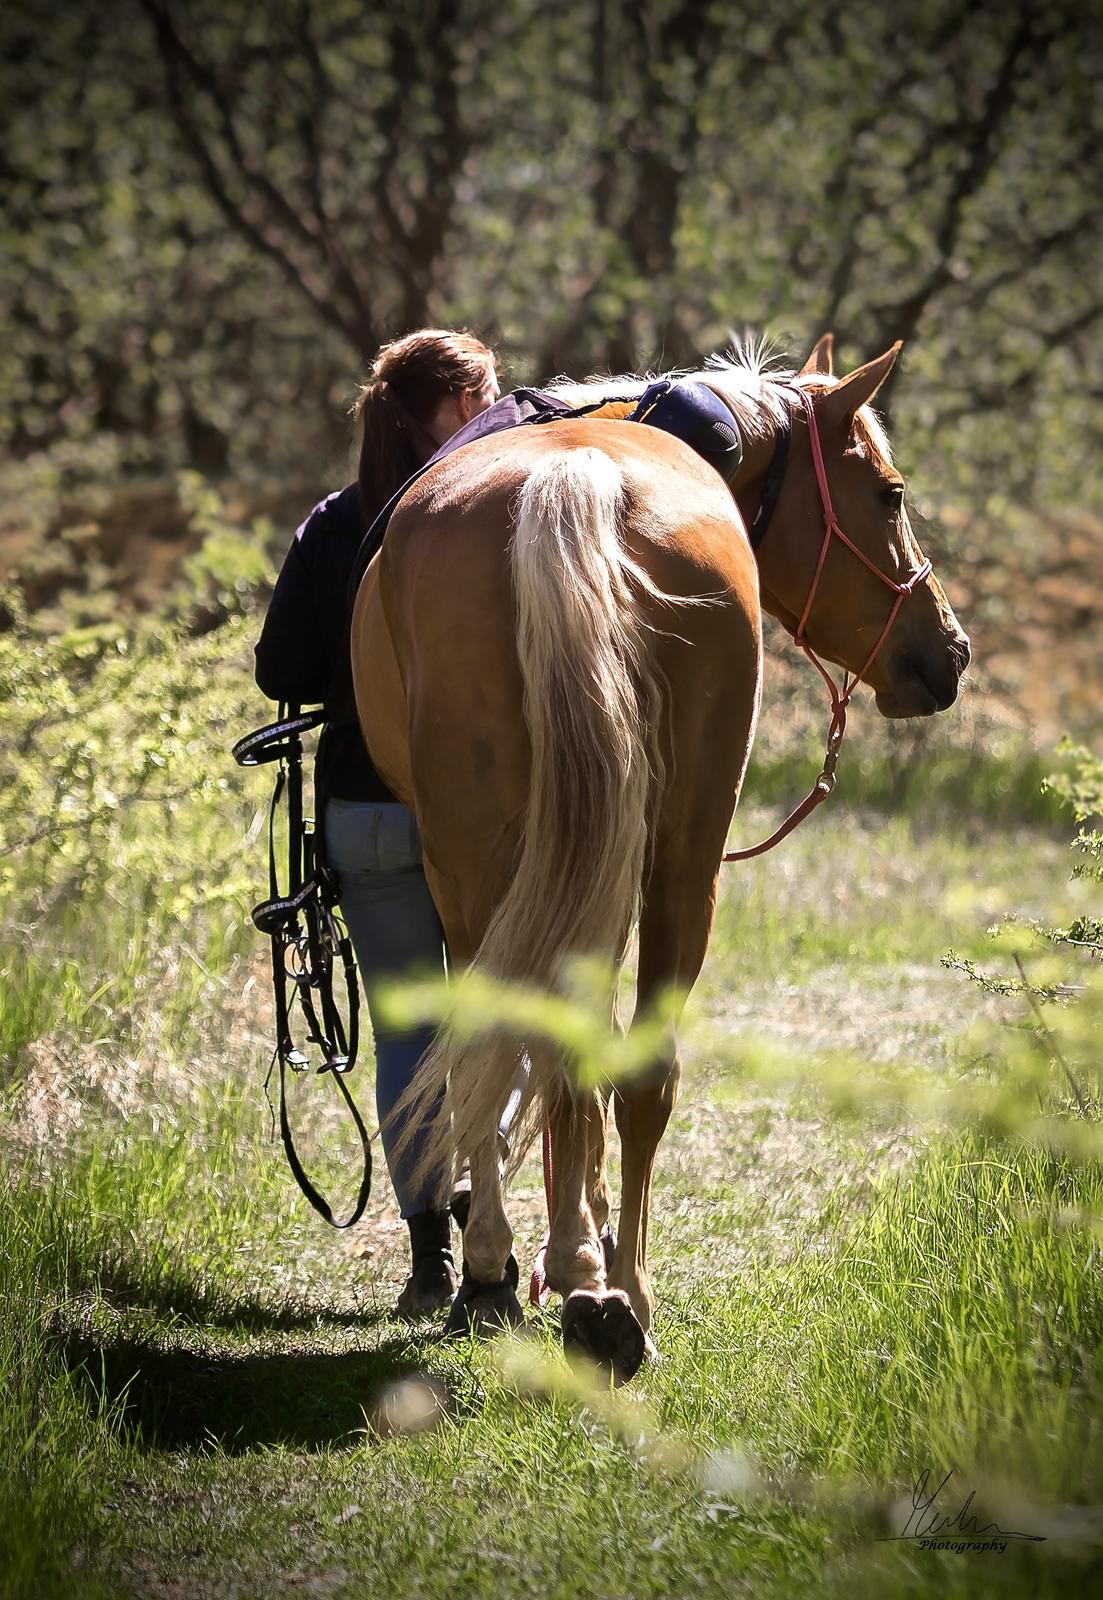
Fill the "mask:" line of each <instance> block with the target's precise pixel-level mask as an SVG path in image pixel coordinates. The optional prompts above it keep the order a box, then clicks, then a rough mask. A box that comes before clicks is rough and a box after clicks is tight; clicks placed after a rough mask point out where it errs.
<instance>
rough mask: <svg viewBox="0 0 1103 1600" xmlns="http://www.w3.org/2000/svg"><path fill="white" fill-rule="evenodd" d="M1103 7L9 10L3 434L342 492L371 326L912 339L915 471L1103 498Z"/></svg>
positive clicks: (652, 336)
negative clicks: (348, 406) (1101, 180)
mask: <svg viewBox="0 0 1103 1600" xmlns="http://www.w3.org/2000/svg"><path fill="white" fill-rule="evenodd" d="M1101 39H1103V30H1101V27H1100V19H1099V16H1098V12H1097V11H1096V10H1095V9H1094V8H1091V7H1082V6H1080V5H1077V4H1074V3H1073V0H1046V3H1042V4H1039V3H1037V0H1015V3H1014V4H1011V5H1006V4H1004V3H1002V0H1000V3H996V0H981V3H980V4H977V5H972V6H968V7H962V6H960V5H956V4H954V3H952V0H905V3H904V4H903V5H902V6H899V7H895V8H891V9H890V8H887V7H884V6H882V5H876V4H874V3H873V0H857V3H856V4H854V5H851V6H849V7H847V8H845V9H843V10H839V9H838V8H835V7H815V6H811V5H809V4H807V0H779V3H778V4H777V5H775V6H773V7H771V8H770V10H769V13H768V14H766V13H763V11H762V9H761V7H753V6H750V5H748V4H744V3H737V4H718V3H714V0H644V3H642V4H640V5H637V6H632V7H626V6H619V5H616V4H614V3H613V0H568V3H567V4H563V5H558V6H553V7H548V6H544V5H540V4H538V3H537V0H425V3H420V0H419V3H417V4H415V3H414V0H393V3H392V4H389V5H387V6H385V7H367V8H365V7H363V6H359V5H355V4H353V3H351V0H292V3H286V4H285V3H283V0H281V3H279V4H277V3H275V0H262V3H260V4H251V5H245V4H244V3H243V0H220V3H219V4H217V5H216V4H214V3H213V0H188V3H187V4H184V3H183V0H107V3H106V4H104V5H101V6H98V7H88V6H78V7H65V8H57V9H55V10H54V11H52V12H50V13H48V14H47V13H44V12H43V11H42V9H41V8H40V7H32V6H31V5H30V4H29V3H28V0H15V3H13V4H12V5H9V6H7V7H5V9H4V13H3V17H2V18H0V42H2V53H0V104H3V106H4V107H5V112H4V128H3V138H2V140H0V186H2V189H3V193H4V215H3V223H2V230H3V250H2V251H0V307H2V309H3V314H4V320H5V325H6V327H7V328H8V330H9V331H8V334H7V336H6V338H5V340H4V342H3V345H2V347H0V417H2V418H3V421H2V422H0V429H2V437H3V439H4V442H5V443H6V444H7V446H8V447H9V449H11V450H12V451H13V452H15V453H16V455H18V456H19V457H21V458H23V459H24V460H33V459H35V458H37V457H39V456H41V454H42V453H43V452H48V453H49V454H50V456H51V457H53V456H54V455H57V456H58V457H59V459H61V460H62V461H63V463H64V470H65V471H66V472H67V473H68V474H69V475H70V476H76V477H78V478H79V477H80V476H81V475H82V474H83V475H87V476H94V475H95V474H96V473H98V472H100V471H102V470H104V465H105V463H108V462H109V463H110V465H109V470H110V471H111V472H113V473H115V474H118V473H125V472H128V471H130V472H136V471H156V472H162V471H164V470H165V469H174V468H177V467H180V466H182V465H187V466H192V467H195V468H197V469H198V470H201V471H203V472H205V473H207V474H212V473H213V474H215V475H217V474H219V473H221V472H224V471H227V470H229V471H232V472H234V473H235V474H237V475H239V476H248V475H249V474H253V475H254V476H255V475H259V474H260V473H262V472H266V471H270V470H271V467H272V464H273V463H276V462H279V463H281V464H283V465H285V466H286V465H290V464H301V463H302V462H303V461H304V460H309V461H310V462H311V464H312V465H313V466H314V467H315V468H317V467H319V466H320V465H321V464H322V463H326V462H328V463H330V464H331V466H332V469H333V471H334V472H335V473H336V472H337V471H338V470H339V468H338V465H337V464H338V463H339V462H340V461H341V460H342V458H343V429H342V424H341V421H340V410H341V406H342V403H343V401H344V399H345V398H346V397H347V395H348V393H349V392H350V389H351V384H352V381H353V379H354V378H355V376H356V369H357V368H358V367H362V366H363V364H364V362H365V361H366V360H367V359H368V358H369V357H370V355H371V353H372V351H373V350H374V348H375V346H376V345H377V343H378V342H379V341H380V339H381V338H382V337H384V336H386V335H389V334H392V333H395V332H397V331H399V330H401V329H404V328H408V327H410V326H412V325H416V324H418V323H424V322H444V323H457V322H459V323H462V322H468V323H470V324H472V325H473V326H475V327H476V328H478V329H480V330H481V331H483V332H484V333H485V334H486V335H487V336H488V337H490V338H491V339H492V340H494V341H496V342H497V344H498V345H499V347H500V348H501V351H502V353H503V355H504V357H505V361H506V364H507V367H508V368H509V373H508V375H509V377H510V378H512V379H513V380H514V381H522V380H529V379H539V378H546V377H547V376H549V375H550V374H551V373H552V372H553V371H555V370H571V371H574V372H581V371H583V370H586V369H591V368H595V367H600V366H609V367H612V368H626V367H630V368H637V369H638V368H643V367H645V366H648V365H660V364H665V365H667V366H669V365H672V364H674V363H678V362H682V361H687V360H692V359H693V358H694V357H695V356H696V354H697V353H698V352H701V351H707V350H709V349H711V348H713V347H716V346H718V345H721V344H723V343H724V342H725V340H726V338H727V337H728V330H729V328H730V327H731V326H733V325H734V326H736V327H742V326H743V325H749V326H751V327H754V328H757V329H764V330H767V331H769V332H770V333H772V334H776V335H779V336H780V337H782V338H783V339H784V340H785V341H786V343H787V344H788V345H789V346H790V347H791V348H793V349H802V348H803V347H804V346H806V345H807V344H808V343H809V342H810V341H811V339H812V338H813V337H814V336H816V335H817V334H818V333H819V332H821V331H822V329H823V328H824V327H825V326H827V325H833V326H834V327H835V330H836V332H837V334H838V335H839V336H840V339H841V342H842V346H843V357H844V360H846V361H854V360H857V359H859V358H865V357H868V356H869V355H871V354H873V353H874V352H875V351H876V350H878V349H880V348H881V347H883V346H885V345H887V344H888V342H889V341H890V340H892V339H893V338H896V337H904V338H906V339H908V340H909V351H908V360H907V369H908V370H907V373H906V381H905V382H904V383H903V384H902V385H901V386H900V389H899V400H898V401H897V398H896V395H895V394H893V395H892V396H890V397H887V398H888V402H889V404H891V405H892V406H893V407H894V408H895V409H896V410H897V411H898V413H899V424H900V426H899V432H900V438H901V442H902V452H901V453H902V461H903V465H904V466H905V467H906V468H912V467H915V466H917V465H918V464H920V463H921V464H922V473H921V475H919V487H920V489H921V490H925V491H926V492H934V491H935V489H936V488H937V490H938V491H939V492H942V491H943V490H952V491H953V493H954V494H955V495H956V496H957V497H958V498H959V499H961V500H962V501H963V503H967V504H971V505H977V504H979V503H982V502H985V501H988V503H989V505H990V508H992V509H995V510H996V511H998V510H999V509H1000V507H1001V505H1003V504H1005V503H1006V502H1008V501H1009V500H1012V499H1014V498H1015V497H1020V496H1025V497H1027V498H1033V499H1034V500H1036V501H1037V502H1038V503H1042V504H1064V505H1081V506H1085V507H1098V505H1099V504H1100V488H1099V485H1098V483H1092V482H1089V481H1088V479H1087V478H1086V475H1085V474H1084V471H1083V465H1082V464H1083V462H1084V460H1085V459H1087V458H1088V457H1089V456H1090V454H1091V453H1092V451H1093V450H1095V449H1097V448H1098V445H1099V442H1100V432H1101V429H1100V417H1101V415H1103V410H1101V405H1100V401H1101V395H1100V390H1099V380H1098V372H1097V363H1094V362H1093V361H1092V360H1091V359H1090V342H1089V341H1090V339H1091V336H1092V334H1093V332H1094V331H1095V330H1096V329H1097V327H1098V323H1099V319H1100V314H1101V311H1103V291H1101V289H1100V284H1099V276H1098V273H1097V272H1096V271H1095V270H1094V263H1095V262H1097V260H1098V250H1099V234H1100V220H1101V207H1100V202H1099V198H1098V195H1099V188H1098V184H1097V183H1094V182H1093V172H1094V168H1095V162H1096V160H1097V151H1098V148H1099V144H1100V135H1101V132H1103V129H1101V125H1100V124H1101V118H1103V112H1101V109H1100V104H1099V99H1098V96H1097V94H1096V93H1095V86H1096V84H1097V83H1098V81H1099V76H1100V70H1101V66H1103V60H1101V56H1103V43H1101Z"/></svg>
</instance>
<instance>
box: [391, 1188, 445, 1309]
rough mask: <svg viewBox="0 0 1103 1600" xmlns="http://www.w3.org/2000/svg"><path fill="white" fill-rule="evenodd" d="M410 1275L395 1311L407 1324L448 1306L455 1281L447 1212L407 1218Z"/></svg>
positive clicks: (423, 1212) (428, 1212) (424, 1213)
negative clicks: (406, 1320)
mask: <svg viewBox="0 0 1103 1600" xmlns="http://www.w3.org/2000/svg"><path fill="white" fill-rule="evenodd" d="M406 1226H407V1227H408V1228H409V1230H410V1258H411V1271H410V1276H409V1277H408V1278H407V1279H406V1287H405V1288H404V1289H403V1291H402V1293H401V1294H400V1295H399V1297H398V1302H397V1304H396V1305H395V1311H396V1313H397V1315H398V1316H400V1317H406V1318H408V1319H410V1320H411V1321H412V1320H413V1319H414V1318H416V1317H424V1316H427V1315H428V1314H429V1313H430V1312H433V1311H439V1310H440V1309H441V1307H442V1306H450V1305H451V1304H452V1301H453V1300H454V1299H455V1297H456V1287H457V1285H458V1283H459V1279H458V1277H457V1274H456V1263H455V1261H454V1260H453V1257H452V1219H451V1217H450V1215H449V1213H448V1212H447V1211H420V1212H418V1214H417V1215H416V1216H413V1217H407V1219H406Z"/></svg>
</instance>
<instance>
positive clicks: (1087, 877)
mask: <svg viewBox="0 0 1103 1600" xmlns="http://www.w3.org/2000/svg"><path fill="white" fill-rule="evenodd" d="M1063 754H1064V756H1065V758H1066V764H1065V766H1064V767H1063V768H1062V770H1060V771H1059V772H1057V773H1055V774H1054V775H1053V776H1052V777H1050V778H1049V779H1047V780H1046V787H1047V788H1048V789H1049V790H1050V791H1051V792H1052V793H1054V794H1055V795H1057V796H1058V797H1059V799H1061V800H1062V801H1064V803H1065V804H1066V805H1067V806H1068V807H1069V808H1070V809H1071V810H1072V811H1073V812H1074V814H1075V817H1076V823H1077V832H1076V836H1075V838H1074V840H1073V847H1074V849H1075V850H1076V851H1078V852H1079V853H1080V854H1081V855H1082V856H1083V857H1084V859H1083V860H1081V861H1080V862H1078V863H1077V864H1076V865H1075V866H1074V867H1073V869H1072V880H1073V883H1074V885H1076V884H1077V882H1078V886H1079V887H1080V888H1081V889H1082V890H1083V889H1085V886H1086V885H1090V886H1091V887H1090V889H1088V890H1087V891H1086V893H1087V894H1094V895H1095V896H1096V898H1095V900H1094V901H1091V900H1087V901H1086V896H1085V895H1082V896H1081V897H1080V903H1079V904H1078V905H1077V906H1076V907H1075V909H1074V910H1073V911H1071V912H1070V914H1069V915H1067V916H1064V917H1062V918H1061V920H1060V922H1058V923H1053V922H1042V921H1039V920H1037V919H1030V920H1023V919H1020V918H1019V917H1016V916H1011V917H1008V918H1005V919H1004V920H1003V921H1002V922H1000V923H999V924H998V925H996V926H995V927H993V928H991V929H990V930H989V936H990V938H991V940H992V943H993V945H994V947H995V949H996V950H997V951H998V952H999V953H1000V954H1001V956H1002V957H1003V958H1005V959H1008V958H1009V959H1010V962H1011V963H1012V964H1013V967H1014V971H1015V973H1016V974H1017V976H1011V975H1010V973H1009V971H1007V970H1001V971H997V972H993V971H991V970H987V969H986V968H984V967H981V966H980V965H978V963H977V962H976V961H974V960H971V959H970V958H968V957H961V956H959V955H957V954H956V952H954V951H953V950H951V951H950V952H949V953H948V954H947V955H946V956H945V957H943V965H944V966H948V967H953V968H956V969H957V970H959V971H961V972H964V973H965V975H966V976H967V977H968V978H970V979H971V980H972V982H973V983H975V984H976V985H977V986H978V987H979V988H981V989H983V990H985V991H986V992H987V993H989V994H997V995H1004V996H1015V997H1018V998H1019V999H1021V1000H1022V1001H1023V1003H1024V1006H1025V1008H1026V1009H1025V1017H1024V1019H1023V1023H1022V1025H1021V1026H1020V1027H1018V1028H1017V1029H1016V1030H1014V1032H1013V1034H1012V1042H1011V1043H1010V1044H1009V1045H1007V1046H1005V1047H1004V1054H1005V1056H1006V1059H1007V1061H1008V1063H1009V1066H1010V1068H1011V1073H1012V1077H1013V1078H1017V1079H1018V1081H1020V1082H1023V1081H1026V1082H1028V1083H1029V1082H1035V1083H1037V1082H1038V1079H1039V1075H1041V1077H1043V1078H1044V1077H1046V1076H1047V1075H1048V1074H1052V1075H1055V1076H1056V1077H1057V1078H1058V1079H1059V1080H1060V1081H1061V1083H1062V1086H1063V1089H1064V1091H1065V1092H1066V1093H1067V1094H1068V1095H1069V1096H1070V1100H1069V1104H1070V1106H1074V1107H1075V1109H1076V1110H1077V1112H1078V1113H1079V1115H1080V1116H1081V1117H1083V1118H1085V1119H1090V1120H1091V1121H1092V1122H1094V1123H1095V1124H1096V1126H1097V1127H1098V1121H1099V1112H1100V1108H1101V1106H1103V1077H1101V1069H1103V1051H1101V1050H1100V1039H1101V1038H1103V966H1101V958H1103V905H1100V904H1099V901H1098V895H1097V890H1098V886H1099V885H1100V884H1103V834H1101V833H1100V832H1099V830H1098V827H1096V826H1092V823H1093V821H1094V822H1096V823H1098V821H1099V819H1100V817H1103V760H1101V759H1100V758H1099V757H1098V756H1097V755H1095V754H1093V753H1092V751H1090V750H1088V749H1085V748H1084V747H1083V746H1080V745H1065V746H1064V747H1063ZM1069 1001H1075V1002H1077V1004H1076V1005H1074V1006H1073V1007H1071V1009H1066V1008H1065V1007H1064V1006H1063V1005H1062V1004H1061V1003H1062V1002H1069ZM1055 1003H1056V1004H1055ZM1040 1092H1041V1091H1040V1088H1039V1093H1040Z"/></svg>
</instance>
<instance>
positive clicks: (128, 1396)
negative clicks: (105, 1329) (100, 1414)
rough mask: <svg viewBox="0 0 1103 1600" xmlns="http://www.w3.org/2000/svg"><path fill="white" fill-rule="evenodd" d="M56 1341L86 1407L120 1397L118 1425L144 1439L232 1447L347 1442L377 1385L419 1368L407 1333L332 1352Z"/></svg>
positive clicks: (236, 1450) (163, 1446)
mask: <svg viewBox="0 0 1103 1600" xmlns="http://www.w3.org/2000/svg"><path fill="white" fill-rule="evenodd" d="M335 1320H336V1319H335ZM341 1320H344V1319H341ZM62 1349H63V1351H64V1356H65V1360H66V1363H67V1365H68V1366H69V1368H70V1370H71V1372H72V1373H73V1375H74V1377H75V1379H76V1381H77V1382H78V1384H80V1385H81V1386H82V1387H84V1388H85V1389H86V1390H87V1391H88V1394H89V1399H90V1400H91V1402H92V1404H93V1408H98V1407H99V1406H101V1405H102V1404H103V1402H104V1401H106V1402H107V1403H108V1404H115V1405H118V1407H119V1413H120V1417H121V1422H122V1428H123V1430H124V1432H126V1433H130V1434H131V1435H132V1436H133V1437H134V1438H135V1439H136V1442H138V1443H139V1445H140V1446H141V1447H142V1448H145V1449H153V1450H179V1449H197V1448H202V1447H203V1446H214V1447H216V1448H218V1449H222V1450H225V1451H226V1452H227V1453H228V1454H231V1455H238V1454H243V1453H245V1452H247V1451H250V1450H257V1449H262V1448H264V1447H265V1446H268V1445H277V1444H286V1445H291V1446H295V1447H298V1448H300V1449H306V1450H323V1449H326V1448H328V1447H331V1446H334V1445H336V1446H339V1447H340V1446H352V1445H354V1444H356V1443H357V1442H358V1439H359V1435H358V1433H357V1432H356V1430H357V1429H359V1428H362V1427H363V1425H364V1410H365V1408H368V1409H369V1410H370V1408H371V1405H372V1402H373V1400H374V1399H375V1398H376V1396H377V1395H378V1394H379V1392H380V1390H382V1389H384V1388H385V1387H386V1386H387V1385H388V1384H391V1383H394V1382H395V1381H396V1380H398V1379H400V1378H403V1377H408V1376H410V1375H411V1374H413V1373H416V1372H420V1371H421V1370H423V1367H424V1363H423V1361H422V1359H421V1357H420V1354H419V1351H418V1347H417V1344H416V1343H415V1342H414V1340H413V1339H411V1337H410V1336H409V1335H406V1334H402V1335H398V1336H396V1337H395V1338H393V1339H388V1340H386V1341H385V1342H384V1343H382V1344H380V1345H378V1346H376V1347H375V1348H374V1349H371V1350H355V1351H346V1352H342V1353H339V1354H333V1355H330V1354H326V1353H325V1352H306V1351H304V1352H297V1351H292V1352H281V1353H279V1354H274V1355H255V1354H243V1355H240V1356H238V1355H233V1354H231V1353H220V1354H205V1353H202V1352H199V1351H195V1350H165V1349H163V1348H160V1347H158V1346H157V1345H156V1344H152V1343H147V1342H143V1341H141V1340H136V1339H119V1340H107V1341H99V1340H96V1339H94V1338H88V1337H86V1336H82V1335H75V1334H73V1335H70V1336H69V1337H68V1338H66V1339H65V1340H64V1341H63V1343H62Z"/></svg>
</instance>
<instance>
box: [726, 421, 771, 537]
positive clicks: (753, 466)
mask: <svg viewBox="0 0 1103 1600" xmlns="http://www.w3.org/2000/svg"><path fill="white" fill-rule="evenodd" d="M776 443H777V430H776V429H775V430H773V431H772V432H770V433H769V434H767V435H766V436H765V437H764V438H761V439H752V440H750V441H749V442H748V443H747V444H746V445H745V446H744V450H743V460H742V462H741V463H740V467H739V471H738V472H737V473H736V475H735V479H734V481H733V483H732V494H733V495H734V496H735V503H736V505H737V506H738V507H739V510H740V514H741V515H742V517H743V521H744V522H745V523H746V525H747V527H748V528H749V527H750V525H751V523H752V522H753V521H754V519H755V517H756V515H757V514H758V508H759V506H760V505H761V504H762V496H763V493H764V492H765V489H766V478H767V476H768V474H769V471H770V463H771V462H772V461H773V459H774V446H775V444H776Z"/></svg>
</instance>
